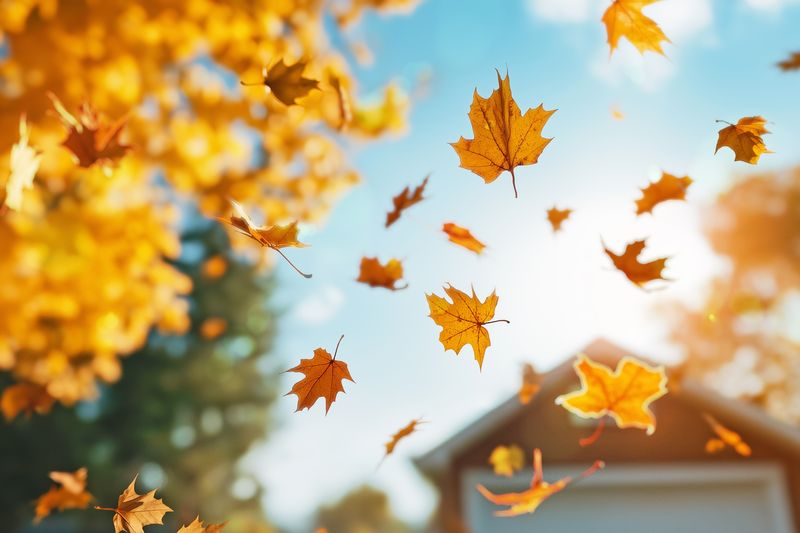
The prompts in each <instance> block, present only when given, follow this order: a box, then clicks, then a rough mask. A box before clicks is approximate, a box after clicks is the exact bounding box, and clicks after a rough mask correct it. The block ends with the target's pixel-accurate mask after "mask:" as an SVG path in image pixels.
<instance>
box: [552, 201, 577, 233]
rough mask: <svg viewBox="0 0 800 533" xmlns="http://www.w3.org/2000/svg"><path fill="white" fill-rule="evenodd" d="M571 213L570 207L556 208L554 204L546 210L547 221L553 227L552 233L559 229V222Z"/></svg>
mask: <svg viewBox="0 0 800 533" xmlns="http://www.w3.org/2000/svg"><path fill="white" fill-rule="evenodd" d="M571 214H572V209H558V208H557V207H556V206H553V207H551V208H550V209H548V210H547V221H548V222H550V225H551V226H552V227H553V233H557V232H558V231H560V230H561V224H563V223H564V221H565V220H567V219H568V218H569V216H570V215H571Z"/></svg>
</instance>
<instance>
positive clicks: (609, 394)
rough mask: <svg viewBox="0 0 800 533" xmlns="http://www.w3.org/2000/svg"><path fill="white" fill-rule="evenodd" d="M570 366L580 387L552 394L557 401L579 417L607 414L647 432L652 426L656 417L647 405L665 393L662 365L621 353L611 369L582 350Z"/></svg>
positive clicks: (664, 376) (619, 424) (618, 423)
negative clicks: (623, 355) (620, 358)
mask: <svg viewBox="0 0 800 533" xmlns="http://www.w3.org/2000/svg"><path fill="white" fill-rule="evenodd" d="M574 366H575V372H576V373H577V374H578V376H579V377H580V380H581V388H580V389H579V390H577V391H575V392H571V393H569V394H563V395H561V396H559V397H558V398H556V400H555V401H556V404H557V405H561V406H563V407H564V408H565V409H567V410H568V411H569V412H571V413H573V414H576V415H577V416H580V417H581V418H602V417H604V416H606V415H608V416H610V417H611V418H612V419H613V420H614V422H616V424H617V426H618V427H620V428H627V427H636V428H642V429H645V430H646V431H647V434H648V435H650V434H652V433H653V432H654V431H655V430H656V418H655V416H654V415H653V413H652V411H650V408H649V407H648V406H649V405H650V403H651V402H653V401H655V400H657V399H658V398H660V397H661V396H663V395H664V394H666V393H667V387H666V385H667V376H666V374H665V373H664V367H661V366H659V367H651V366H649V365H647V364H646V363H642V362H641V361H638V360H636V359H634V358H633V357H624V358H622V360H620V362H619V363H617V368H616V371H612V370H611V369H610V368H608V367H607V366H605V365H603V364H600V363H596V362H594V361H592V360H591V359H589V358H588V357H587V356H586V355H583V354H581V355H579V356H578V359H577V361H575V365H574Z"/></svg>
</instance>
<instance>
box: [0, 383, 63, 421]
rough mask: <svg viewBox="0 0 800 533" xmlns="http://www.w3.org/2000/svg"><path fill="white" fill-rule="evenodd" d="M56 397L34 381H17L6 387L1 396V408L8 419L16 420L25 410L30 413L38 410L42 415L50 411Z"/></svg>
mask: <svg viewBox="0 0 800 533" xmlns="http://www.w3.org/2000/svg"><path fill="white" fill-rule="evenodd" d="M54 402H55V398H53V397H52V396H50V394H49V393H48V392H47V389H45V388H44V387H42V386H41V385H36V384H34V383H17V384H15V385H11V386H9V387H6V388H5V389H4V390H3V396H2V398H0V410H2V411H3V416H5V417H6V420H8V421H11V420H14V419H15V418H16V417H17V415H18V414H20V413H21V412H24V413H25V414H28V415H30V414H31V413H33V412H36V413H38V414H40V415H42V414H45V413H49V412H50V409H52V408H53V403H54Z"/></svg>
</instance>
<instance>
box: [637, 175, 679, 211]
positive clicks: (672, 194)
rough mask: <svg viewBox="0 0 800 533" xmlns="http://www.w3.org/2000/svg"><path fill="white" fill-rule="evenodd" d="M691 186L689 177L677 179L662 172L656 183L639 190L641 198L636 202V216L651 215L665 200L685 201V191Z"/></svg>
mask: <svg viewBox="0 0 800 533" xmlns="http://www.w3.org/2000/svg"><path fill="white" fill-rule="evenodd" d="M691 184H692V178H690V177H689V176H683V177H680V178H679V177H678V176H673V175H672V174H670V173H668V172H663V171H662V172H661V178H660V179H659V180H658V181H654V182H652V183H650V184H649V185H648V186H647V187H644V188H643V189H641V191H642V197H641V198H639V199H638V200H636V214H637V215H641V214H643V213H652V212H653V208H654V207H655V206H657V205H658V204H660V203H661V202H666V201H667V200H685V199H686V189H688V188H689V185H691Z"/></svg>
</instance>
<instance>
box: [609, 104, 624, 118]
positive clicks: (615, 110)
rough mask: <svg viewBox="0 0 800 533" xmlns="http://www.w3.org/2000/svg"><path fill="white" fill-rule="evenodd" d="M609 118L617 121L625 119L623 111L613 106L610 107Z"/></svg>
mask: <svg viewBox="0 0 800 533" xmlns="http://www.w3.org/2000/svg"><path fill="white" fill-rule="evenodd" d="M611 118H613V119H614V120H617V121H619V120H625V113H623V112H622V110H621V109H620V108H619V107H617V106H613V107H612V108H611Z"/></svg>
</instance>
